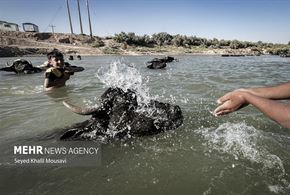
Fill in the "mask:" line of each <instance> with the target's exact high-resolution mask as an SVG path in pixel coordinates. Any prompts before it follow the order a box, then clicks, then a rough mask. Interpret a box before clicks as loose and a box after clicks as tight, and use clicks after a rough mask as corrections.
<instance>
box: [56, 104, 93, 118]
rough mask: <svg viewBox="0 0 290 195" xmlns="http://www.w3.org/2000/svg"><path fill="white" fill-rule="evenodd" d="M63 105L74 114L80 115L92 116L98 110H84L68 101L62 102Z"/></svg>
mask: <svg viewBox="0 0 290 195" xmlns="http://www.w3.org/2000/svg"><path fill="white" fill-rule="evenodd" d="M62 103H63V105H65V106H66V107H67V108H68V109H70V110H71V111H73V112H74V113H77V114H80V115H91V114H93V113H94V112H96V111H97V110H98V108H82V107H79V106H75V105H73V104H71V103H68V102H66V101H63V102H62Z"/></svg>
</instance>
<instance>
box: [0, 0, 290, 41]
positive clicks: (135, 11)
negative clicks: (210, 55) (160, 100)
mask: <svg viewBox="0 0 290 195" xmlns="http://www.w3.org/2000/svg"><path fill="white" fill-rule="evenodd" d="M88 1H89V5H90V17H91V23H92V32H93V35H95V36H100V37H104V36H113V35H115V33H120V32H122V31H123V32H127V33H128V32H134V33H135V34H137V35H145V34H147V35H152V34H154V33H159V32H167V33H169V34H171V35H176V34H181V35H187V36H197V37H202V38H207V39H213V38H217V39H219V40H220V39H225V40H234V39H237V40H240V41H253V42H257V41H263V42H271V43H285V44H287V43H288V42H289V41H290V20H289V19H290V0H88ZM68 2H69V6H70V13H71V18H72V25H73V32H74V33H76V34H79V33H80V32H81V31H80V22H79V13H78V9H77V0H68ZM79 2H80V10H81V17H82V23H83V32H84V33H85V34H89V33H90V31H89V24H88V13H87V8H86V0H79ZM0 20H2V21H7V22H12V23H16V24H18V25H20V26H21V28H20V29H21V31H22V23H25V22H31V23H34V24H36V25H38V27H39V30H40V32H51V31H52V29H51V27H50V25H54V26H55V27H54V31H55V32H59V33H70V32H71V30H70V25H69V19H68V12H67V6H66V0H0Z"/></svg>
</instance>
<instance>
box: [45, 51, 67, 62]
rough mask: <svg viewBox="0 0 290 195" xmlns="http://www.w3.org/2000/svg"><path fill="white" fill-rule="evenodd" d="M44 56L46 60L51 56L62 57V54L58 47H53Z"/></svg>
mask: <svg viewBox="0 0 290 195" xmlns="http://www.w3.org/2000/svg"><path fill="white" fill-rule="evenodd" d="M46 56H47V59H48V60H50V59H51V58H56V59H63V54H62V53H61V52H60V51H59V50H58V49H53V50H52V51H51V52H49V53H48V54H47V55H46Z"/></svg>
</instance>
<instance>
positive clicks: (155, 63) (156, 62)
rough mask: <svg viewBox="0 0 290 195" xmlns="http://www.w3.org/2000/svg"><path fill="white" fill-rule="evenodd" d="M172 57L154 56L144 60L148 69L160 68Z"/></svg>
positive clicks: (171, 59) (170, 60)
mask: <svg viewBox="0 0 290 195" xmlns="http://www.w3.org/2000/svg"><path fill="white" fill-rule="evenodd" d="M173 60H175V59H174V57H171V56H166V57H164V58H154V59H153V60H151V61H148V62H146V65H147V68H150V69H162V68H165V67H166V63H168V62H172V61H173Z"/></svg>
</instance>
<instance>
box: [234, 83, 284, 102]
mask: <svg viewBox="0 0 290 195" xmlns="http://www.w3.org/2000/svg"><path fill="white" fill-rule="evenodd" d="M238 91H245V92H249V93H251V94H253V95H255V96H259V97H263V98H268V99H274V100H279V99H289V98H290V82H287V83H284V84H281V85H278V86H274V87H258V88H249V89H239V90H238Z"/></svg>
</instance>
